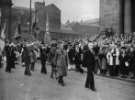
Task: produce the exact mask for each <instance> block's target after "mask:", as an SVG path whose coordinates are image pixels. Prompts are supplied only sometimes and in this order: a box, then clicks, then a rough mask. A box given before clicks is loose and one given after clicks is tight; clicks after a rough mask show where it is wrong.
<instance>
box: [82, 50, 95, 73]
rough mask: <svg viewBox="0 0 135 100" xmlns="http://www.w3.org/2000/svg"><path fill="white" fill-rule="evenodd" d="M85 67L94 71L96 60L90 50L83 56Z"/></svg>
mask: <svg viewBox="0 0 135 100" xmlns="http://www.w3.org/2000/svg"><path fill="white" fill-rule="evenodd" d="M83 66H84V67H87V68H88V69H89V70H92V71H94V66H95V58H94V55H93V54H92V53H91V51H90V50H85V51H84V54H83Z"/></svg>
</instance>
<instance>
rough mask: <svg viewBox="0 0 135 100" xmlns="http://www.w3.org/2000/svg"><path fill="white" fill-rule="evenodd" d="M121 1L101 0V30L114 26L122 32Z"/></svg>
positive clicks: (118, 31) (117, 30)
mask: <svg viewBox="0 0 135 100" xmlns="http://www.w3.org/2000/svg"><path fill="white" fill-rule="evenodd" d="M120 7H121V2H120V0H100V30H104V29H105V28H112V29H113V30H114V31H115V32H117V33H120V32H121V24H120V22H121V11H120Z"/></svg>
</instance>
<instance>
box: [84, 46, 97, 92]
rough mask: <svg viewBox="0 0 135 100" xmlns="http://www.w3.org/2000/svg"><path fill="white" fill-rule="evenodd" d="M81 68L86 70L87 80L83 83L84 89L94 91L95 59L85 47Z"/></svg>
mask: <svg viewBox="0 0 135 100" xmlns="http://www.w3.org/2000/svg"><path fill="white" fill-rule="evenodd" d="M83 66H85V67H86V68H87V78H86V82H85V87H86V88H90V89H91V90H92V91H95V83H94V75H93V73H94V66H95V58H94V55H93V54H92V52H91V50H89V47H88V46H87V45H86V46H84V54H83Z"/></svg>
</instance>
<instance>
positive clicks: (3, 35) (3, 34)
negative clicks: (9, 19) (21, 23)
mask: <svg viewBox="0 0 135 100" xmlns="http://www.w3.org/2000/svg"><path fill="white" fill-rule="evenodd" d="M6 28H7V24H6V23H5V24H4V26H3V28H2V30H1V38H2V39H5V38H6V36H5V32H6Z"/></svg>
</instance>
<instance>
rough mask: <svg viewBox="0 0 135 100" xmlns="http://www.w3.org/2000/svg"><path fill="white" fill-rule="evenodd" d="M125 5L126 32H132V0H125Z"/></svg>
mask: <svg viewBox="0 0 135 100" xmlns="http://www.w3.org/2000/svg"><path fill="white" fill-rule="evenodd" d="M124 7H125V8H124V33H131V32H132V28H131V18H132V15H131V0H125V3H124Z"/></svg>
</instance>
